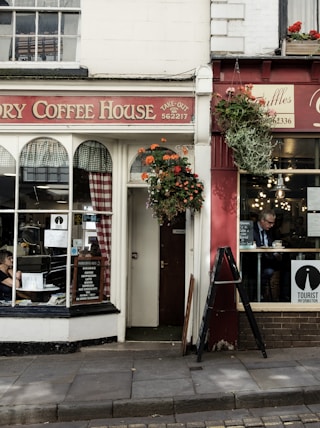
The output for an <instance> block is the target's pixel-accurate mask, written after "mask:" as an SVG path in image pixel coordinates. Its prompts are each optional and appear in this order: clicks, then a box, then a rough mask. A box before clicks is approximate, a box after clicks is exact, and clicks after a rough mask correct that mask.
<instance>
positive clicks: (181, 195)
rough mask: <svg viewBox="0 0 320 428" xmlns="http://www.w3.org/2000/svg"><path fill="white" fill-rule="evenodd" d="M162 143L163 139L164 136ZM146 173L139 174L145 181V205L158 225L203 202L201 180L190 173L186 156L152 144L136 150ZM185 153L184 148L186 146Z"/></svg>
mask: <svg viewBox="0 0 320 428" xmlns="http://www.w3.org/2000/svg"><path fill="white" fill-rule="evenodd" d="M161 142H162V143H164V142H166V139H165V138H162V139H161ZM138 153H139V155H140V156H141V157H142V161H143V163H144V164H145V165H146V166H147V167H148V168H149V172H144V173H142V175H141V177H142V179H143V180H144V181H146V182H147V183H148V186H149V187H148V201H147V207H148V208H151V209H152V210H153V215H154V217H156V218H157V219H158V221H159V223H160V224H164V223H170V222H174V220H175V219H176V218H177V217H178V216H179V214H180V213H184V212H185V211H186V210H187V209H191V210H192V211H200V209H201V207H202V204H203V201H204V199H203V189H204V186H203V183H202V182H201V181H200V180H199V179H198V175H197V174H194V173H192V171H191V169H190V163H189V162H188V158H187V157H180V156H179V155H177V154H176V153H174V152H172V150H169V149H166V148H162V147H160V146H159V145H158V144H152V145H151V146H150V149H147V150H146V149H144V148H141V149H139V151H138ZM185 154H187V149H185Z"/></svg>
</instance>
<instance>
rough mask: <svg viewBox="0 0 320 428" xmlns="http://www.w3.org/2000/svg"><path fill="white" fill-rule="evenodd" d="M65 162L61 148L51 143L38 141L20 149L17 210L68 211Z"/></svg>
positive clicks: (56, 143) (64, 154)
mask: <svg viewBox="0 0 320 428" xmlns="http://www.w3.org/2000/svg"><path fill="white" fill-rule="evenodd" d="M67 158H68V156H67V153H66V150H65V149H64V147H63V146H62V145H61V144H60V143H58V142H56V141H54V140H50V139H47V140H46V139H37V140H34V141H32V142H31V143H28V144H27V145H26V146H25V147H24V148H23V150H22V152H21V156H20V181H19V183H20V185H19V208H20V209H53V210H65V209H67V208H68V197H69V175H68V167H66V166H65V164H66V162H67ZM32 165H34V166H32ZM58 165H62V166H58Z"/></svg>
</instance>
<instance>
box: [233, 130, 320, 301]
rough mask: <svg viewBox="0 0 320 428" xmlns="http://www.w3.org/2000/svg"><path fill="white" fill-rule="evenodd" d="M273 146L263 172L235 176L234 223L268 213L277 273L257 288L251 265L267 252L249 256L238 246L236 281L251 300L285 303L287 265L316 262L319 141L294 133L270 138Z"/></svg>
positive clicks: (319, 231)
mask: <svg viewBox="0 0 320 428" xmlns="http://www.w3.org/2000/svg"><path fill="white" fill-rule="evenodd" d="M275 143H276V145H275V147H274V150H273V155H272V169H271V170H270V171H269V174H267V175H266V176H252V175H249V174H246V173H245V172H243V173H241V176H240V220H249V221H252V222H254V221H256V220H257V219H258V216H259V213H260V212H261V211H262V210H264V209H273V210H274V211H275V213H276V222H275V224H274V226H273V228H272V233H273V236H274V239H276V240H278V241H280V243H281V247H280V249H277V251H278V252H279V253H280V260H281V263H279V266H280V267H279V270H278V271H275V272H274V274H273V275H272V277H271V278H270V280H269V281H268V284H267V285H265V286H264V287H262V289H259V286H261V279H260V278H257V275H259V276H260V275H261V272H259V271H257V266H258V270H259V267H260V266H259V258H261V257H264V256H265V255H263V254H262V253H263V252H265V253H266V252H267V251H270V249H269V250H268V249H266V250H267V251H265V250H264V249H261V251H260V252H259V253H253V251H255V250H252V249H250V248H248V247H246V246H244V247H242V246H241V245H240V257H241V267H242V277H243V281H244V285H245V286H246V288H247V291H248V295H249V299H250V300H251V301H252V302H266V303H267V302H291V301H292V300H291V282H292V270H291V265H292V261H293V260H319V252H320V166H319V165H320V140H319V138H311V137H309V135H308V137H305V136H300V135H294V136H288V137H284V136H281V137H279V138H276V137H275ZM249 244H250V243H249ZM251 244H252V247H251V248H253V247H254V244H255V243H254V242H252V243H251ZM249 247H250V245H249ZM250 251H251V252H250ZM257 284H258V285H257Z"/></svg>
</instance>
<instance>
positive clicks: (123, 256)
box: [0, 78, 211, 353]
mask: <svg viewBox="0 0 320 428" xmlns="http://www.w3.org/2000/svg"><path fill="white" fill-rule="evenodd" d="M208 81H209V83H210V78H209V79H208ZM202 83H203V82H202ZM17 85H18V86H19V85H21V86H23V89H22V88H21V90H19V89H16V88H17ZM1 87H2V90H1V94H0V153H1V156H0V180H1V185H0V199H1V202H0V248H1V249H6V250H9V251H12V253H13V256H14V257H13V258H14V272H17V271H18V270H19V271H22V281H21V286H19V287H17V288H14V289H13V295H12V300H6V299H3V300H1V301H0V325H1V333H0V342H1V352H3V353H5V352H7V348H8V347H10V349H13V350H14V349H15V346H20V345H19V344H21V342H23V343H24V344H25V346H29V347H30V349H31V350H32V349H33V347H36V349H37V351H39V350H40V349H41V347H42V348H43V349H45V350H47V349H48V347H49V348H50V347H52V346H53V347H54V349H56V350H58V349H65V348H68V349H73V348H77V346H78V344H79V343H81V342H83V341H92V340H100V341H101V340H102V341H103V340H118V341H124V340H125V332H126V328H127V327H128V326H147V327H156V326H158V325H159V312H160V308H159V301H158V295H159V276H160V268H161V267H160V257H159V251H160V231H159V229H160V228H159V224H158V222H157V220H156V219H155V218H153V217H152V213H151V211H150V210H147V209H146V200H147V188H146V184H145V183H143V181H142V179H141V171H142V170H143V168H144V166H143V165H141V162H140V164H139V160H138V159H137V156H138V149H139V148H140V147H145V148H148V147H149V146H150V145H151V144H154V143H158V144H160V141H161V138H162V137H165V138H166V141H167V142H166V147H168V148H170V149H171V150H173V151H175V152H176V153H178V154H179V150H180V153H182V147H184V146H187V147H188V148H189V152H188V153H189V160H190V163H191V164H192V168H193V169H194V170H195V171H196V170H197V169H199V165H200V163H201V165H204V166H205V165H206V162H208V160H207V159H209V158H210V156H209V152H208V151H209V147H210V146H209V108H208V106H209V103H210V94H208V93H203V91H202V93H201V94H200V95H199V96H197V95H196V96H194V82H193V81H186V82H184V83H183V85H181V83H177V84H175V83H172V84H169V88H168V87H167V88H166V91H165V92H163V91H162V90H158V91H157V92H156V95H155V90H156V89H157V87H158V85H157V83H156V82H154V83H150V82H149V83H148V84H147V83H146V84H145V85H141V84H140V86H139V91H138V92H137V89H136V86H134V85H132V90H130V91H129V92H130V95H128V93H129V92H127V87H126V90H124V91H121V90H119V85H117V88H116V89H115V90H114V89H113V84H112V83H111V84H110V82H109V83H108V84H105V83H102V82H99V83H98V84H97V85H96V86H94V84H93V83H92V82H90V85H89V84H87V83H86V82H82V83H81V84H74V85H73V84H72V83H70V82H66V83H61V82H60V83H59V84H57V83H54V82H50V81H48V82H46V85H42V84H39V82H38V84H35V83H32V80H30V81H28V82H24V84H23V85H22V84H21V82H10V83H8V82H5V83H4V82H2V84H1ZM79 87H81V88H79ZM209 88H210V85H209ZM210 89H211V88H210ZM162 93H164V95H162ZM201 116H202V123H201V124H200V125H199V124H197V121H198V117H201ZM196 128H197V131H195V130H196ZM199 142H201V143H202V147H200V145H199V146H198V145H197V143H199ZM198 162H199V164H198ZM206 170H207V171H208V173H206V172H205V171H206ZM209 171H210V167H209V164H208V166H207V168H203V173H202V171H201V172H200V174H201V175H200V174H199V175H200V176H201V178H202V179H203V180H204V181H207V180H208V179H209V177H206V174H207V175H209ZM209 199H210V198H209V197H208V199H207V201H206V203H205V204H206V206H205V207H204V208H203V210H202V212H201V214H197V215H190V214H188V215H186V218H185V223H184V224H183V226H182V228H181V231H180V232H181V233H180V232H179V231H173V234H174V235H175V236H177V238H176V239H180V240H182V242H183V246H182V247H181V248H182V250H181V251H182V253H181V255H180V256H181V258H183V260H184V264H183V269H184V270H183V298H182V299H181V301H180V302H178V303H176V304H178V305H179V307H180V306H181V311H182V316H183V314H184V305H185V300H184V299H185V298H184V296H186V295H187V291H185V288H186V290H188V288H187V287H188V285H189V282H188V280H189V277H190V274H191V273H193V274H194V275H195V276H196V277H197V281H198V280H199V278H200V277H201V275H202V274H203V272H207V271H208V266H206V263H207V264H208V260H206V261H205V262H201V261H199V258H198V255H199V254H202V251H203V250H202V247H204V248H206V252H207V253H208V249H209V241H208V239H207V237H204V239H202V234H203V235H205V234H204V232H201V231H202V230H204V225H203V222H205V221H208V213H207V204H208V203H209ZM201 216H203V217H202V220H201V222H200V217H201ZM205 219H207V220H205ZM200 228H201V230H200ZM178 232H179V233H178ZM195 234H197V237H196V239H195V237H194V236H195ZM150 236H153V239H152V240H151V239H150ZM193 252H194V255H197V256H194V257H192V254H193ZM167 255H168V257H169V258H170V252H168V254H167ZM190 255H191V256H190ZM166 265H167V263H166V264H164V266H166ZM206 279H207V278H206ZM199 281H200V280H199ZM205 285H207V283H206V284H205ZM169 286H170V284H169ZM199 293H200V285H199ZM179 310H180V309H179ZM179 322H181V321H179ZM193 323H194V325H192V326H191V330H192V329H195V330H197V328H198V323H199V321H198V318H197V317H195V320H194V321H193ZM191 330H190V332H189V333H188V335H189V337H190V336H191V334H192V331H191ZM22 332H23V333H22Z"/></svg>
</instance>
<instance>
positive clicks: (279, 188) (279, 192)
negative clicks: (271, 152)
mask: <svg viewBox="0 0 320 428" xmlns="http://www.w3.org/2000/svg"><path fill="white" fill-rule="evenodd" d="M273 190H275V192H276V194H275V197H276V198H277V199H283V198H284V197H285V196H286V193H285V191H286V190H289V189H288V187H286V186H285V185H284V182H283V177H282V174H278V179H277V184H276V185H275V186H274V188H273Z"/></svg>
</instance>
